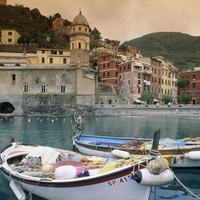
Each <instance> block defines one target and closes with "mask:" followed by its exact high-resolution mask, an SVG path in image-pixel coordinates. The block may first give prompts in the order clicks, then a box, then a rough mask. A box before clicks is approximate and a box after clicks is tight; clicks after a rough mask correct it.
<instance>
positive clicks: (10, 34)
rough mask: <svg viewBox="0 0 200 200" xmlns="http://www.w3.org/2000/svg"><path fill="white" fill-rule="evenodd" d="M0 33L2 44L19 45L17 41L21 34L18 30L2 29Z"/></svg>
mask: <svg viewBox="0 0 200 200" xmlns="http://www.w3.org/2000/svg"><path fill="white" fill-rule="evenodd" d="M0 33H1V34H0V35H1V37H0V43H1V44H17V40H18V39H19V37H20V34H19V33H18V32H17V31H16V30H11V29H1V30H0Z"/></svg>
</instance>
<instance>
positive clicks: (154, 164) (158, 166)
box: [147, 157, 169, 174]
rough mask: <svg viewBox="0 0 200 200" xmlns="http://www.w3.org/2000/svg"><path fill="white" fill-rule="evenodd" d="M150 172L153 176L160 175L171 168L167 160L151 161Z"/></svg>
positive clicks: (149, 164)
mask: <svg viewBox="0 0 200 200" xmlns="http://www.w3.org/2000/svg"><path fill="white" fill-rule="evenodd" d="M147 168H148V170H149V171H150V172H151V173H153V174H158V173H160V172H163V171H164V170H165V169H167V168H169V162H168V160H167V159H165V158H162V157H161V158H157V159H155V160H151V161H150V162H149V163H148V166H147Z"/></svg>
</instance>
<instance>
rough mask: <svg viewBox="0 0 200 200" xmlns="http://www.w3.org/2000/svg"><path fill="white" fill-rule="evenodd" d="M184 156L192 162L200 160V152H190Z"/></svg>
mask: <svg viewBox="0 0 200 200" xmlns="http://www.w3.org/2000/svg"><path fill="white" fill-rule="evenodd" d="M184 156H185V158H189V159H191V160H200V151H190V152H189V153H185V154H184Z"/></svg>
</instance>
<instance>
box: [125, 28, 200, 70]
mask: <svg viewBox="0 0 200 200" xmlns="http://www.w3.org/2000/svg"><path fill="white" fill-rule="evenodd" d="M123 44H124V45H126V46H134V47H136V48H137V49H138V51H140V53H141V54H142V55H143V56H148V57H152V56H160V55H161V56H163V57H164V59H165V60H167V61H169V62H171V63H173V64H174V66H175V67H178V70H179V71H185V70H187V69H191V68H194V67H199V66H200V37H195V36H191V35H188V34H183V33H178V32H158V33H151V34H148V35H144V36H142V37H140V38H137V39H133V40H130V41H126V42H124V43H123Z"/></svg>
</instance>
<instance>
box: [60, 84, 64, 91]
mask: <svg viewBox="0 0 200 200" xmlns="http://www.w3.org/2000/svg"><path fill="white" fill-rule="evenodd" d="M60 92H62V93H65V85H61V86H60Z"/></svg>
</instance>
